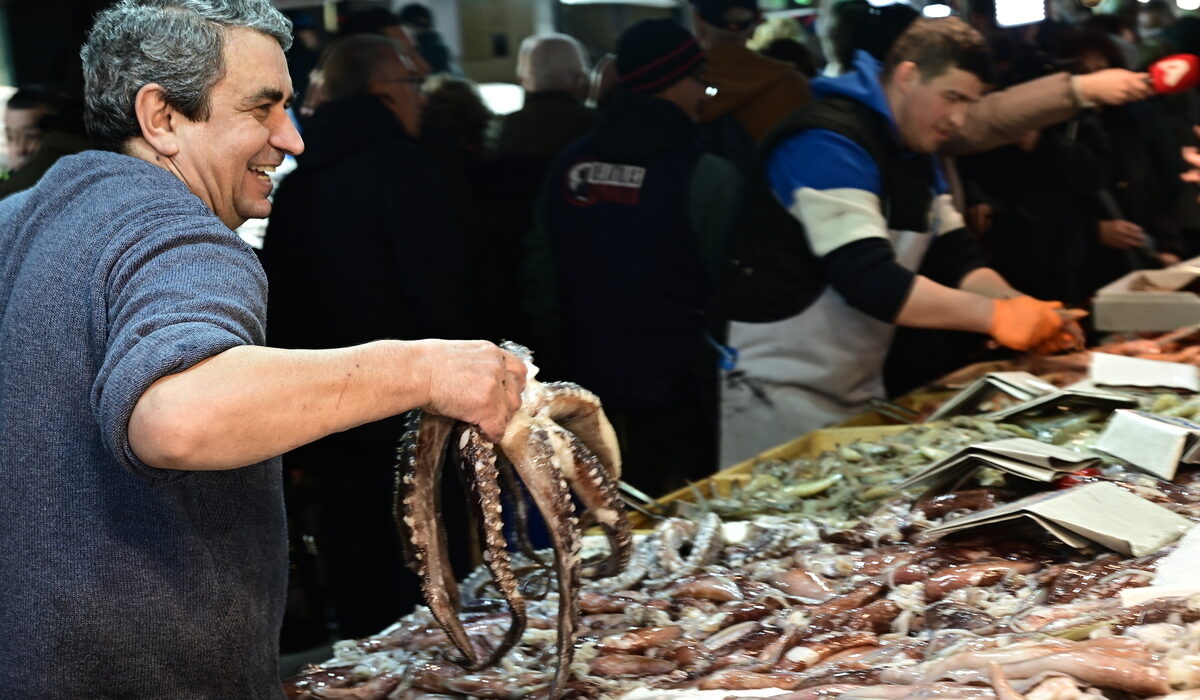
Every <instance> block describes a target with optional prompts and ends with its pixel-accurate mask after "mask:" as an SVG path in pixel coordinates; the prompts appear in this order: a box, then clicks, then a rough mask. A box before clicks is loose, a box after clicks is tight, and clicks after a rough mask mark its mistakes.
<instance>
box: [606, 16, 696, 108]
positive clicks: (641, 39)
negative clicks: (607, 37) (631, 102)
mask: <svg viewBox="0 0 1200 700" xmlns="http://www.w3.org/2000/svg"><path fill="white" fill-rule="evenodd" d="M703 63H704V50H703V49H701V48H700V44H698V43H696V37H694V36H692V34H691V32H689V31H687V30H686V29H684V28H683V27H681V26H679V25H678V24H676V23H675V22H673V21H671V20H669V19H644V20H642V21H640V22H638V23H637V24H635V25H633V26H632V27H630V28H629V29H626V30H625V31H623V32H621V36H619V37H617V82H618V83H620V85H621V86H622V87H624V88H626V89H627V90H633V91H634V92H649V93H655V92H658V91H660V90H665V89H666V88H669V87H671V86H672V85H674V84H675V83H677V82H679V81H680V80H682V79H683V78H686V77H687V76H689V75H691V74H692V73H694V72H695V71H696V69H697V68H699V67H700V65H701V64H703Z"/></svg>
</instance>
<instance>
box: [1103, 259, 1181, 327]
mask: <svg viewBox="0 0 1200 700" xmlns="http://www.w3.org/2000/svg"><path fill="white" fill-rule="evenodd" d="M1198 278H1200V268H1192V267H1185V268H1178V267H1177V268H1171V269H1167V270H1136V271H1134V272H1130V273H1129V274H1127V275H1125V276H1124V277H1122V278H1120V279H1118V280H1116V281H1114V282H1111V283H1109V284H1107V285H1105V286H1104V287H1101V288H1100V291H1098V292H1097V293H1096V298H1095V301H1094V302H1093V304H1092V316H1093V318H1094V322H1095V325H1096V328H1097V330H1102V331H1173V330H1175V329H1176V328H1179V327H1180V326H1187V325H1190V324H1194V323H1198V322H1200V296H1198V295H1196V294H1194V293H1192V292H1187V291H1178V290H1180V289H1182V288H1183V287H1186V286H1188V285H1189V284H1191V283H1192V282H1194V281H1196V280H1197V279H1198Z"/></svg>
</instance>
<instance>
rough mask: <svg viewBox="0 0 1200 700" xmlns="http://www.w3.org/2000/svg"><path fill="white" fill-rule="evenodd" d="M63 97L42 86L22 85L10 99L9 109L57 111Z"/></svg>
mask: <svg viewBox="0 0 1200 700" xmlns="http://www.w3.org/2000/svg"><path fill="white" fill-rule="evenodd" d="M60 101H61V96H60V95H59V93H58V91H56V90H54V89H53V88H50V87H46V86H42V85H21V86H19V87H18V88H17V91H16V92H14V93H13V94H12V97H10V98H8V109H37V108H38V107H45V108H46V109H48V110H50V111H51V112H54V111H57V110H58V107H59V102H60Z"/></svg>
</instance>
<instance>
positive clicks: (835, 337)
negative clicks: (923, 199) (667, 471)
mask: <svg viewBox="0 0 1200 700" xmlns="http://www.w3.org/2000/svg"><path fill="white" fill-rule="evenodd" d="M935 230H936V227H935ZM888 235H889V237H890V238H891V241H892V247H893V248H894V249H895V251H896V260H897V262H899V263H900V264H901V265H903V266H904V267H905V268H907V269H909V270H913V271H916V269H917V268H918V267H920V264H921V260H922V259H923V258H924V257H925V252H926V251H927V250H928V249H929V245H930V243H932V241H933V239H934V236H933V235H932V234H929V233H915V232H911V231H889V232H888ZM895 330H896V329H895V326H893V325H892V324H890V323H884V322H882V321H879V320H877V319H875V318H872V317H870V316H868V315H867V314H864V313H863V312H861V311H859V310H858V309H855V308H854V307H852V306H850V305H849V304H847V303H846V301H845V300H844V299H843V298H842V295H841V294H838V293H837V292H836V291H835V290H834V289H833V288H832V287H829V288H826V289H825V291H824V293H823V294H822V295H821V296H820V297H818V299H817V301H816V302H814V303H813V305H812V306H810V307H809V308H808V309H806V310H805V311H803V312H802V313H800V314H798V315H796V316H793V317H791V318H788V319H784V320H782V321H776V322H774V323H738V322H734V323H732V324H731V325H730V330H729V344H730V345H732V346H733V347H734V348H736V349H737V351H738V353H739V355H740V356H739V359H738V364H737V367H736V368H735V369H734V371H733V372H727V373H725V376H724V381H722V386H721V461H720V465H721V467H722V468H724V467H728V466H731V465H733V464H737V463H738V462H741V461H744V460H746V459H749V458H751V457H753V456H755V455H757V454H760V453H762V452H764V451H765V450H768V449H770V448H772V447H775V446H776V445H779V444H782V443H784V442H787V441H789V440H791V439H793V438H796V437H799V436H801V435H803V434H805V433H808V432H811V431H813V430H816V429H818V428H823V427H825V426H827V425H830V424H831V423H837V422H840V421H843V420H846V419H847V418H851V417H853V416H855V415H858V414H860V413H862V412H864V411H865V410H866V402H867V400H868V399H871V398H873V397H879V398H883V397H884V387H883V362H884V359H885V358H886V357H887V352H888V348H889V346H890V345H891V342H892V336H893V335H894V334H895Z"/></svg>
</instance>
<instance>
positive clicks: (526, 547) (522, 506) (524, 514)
mask: <svg viewBox="0 0 1200 700" xmlns="http://www.w3.org/2000/svg"><path fill="white" fill-rule="evenodd" d="M496 467H497V469H499V470H500V478H501V483H503V484H504V491H505V492H506V493H507V494H508V496H509V498H510V499H511V500H512V504H513V510H514V513H515V515H516V523H514V525H513V530H514V532H515V534H516V536H517V547H518V549H520V551H521V554H524V555H525V556H526V557H528V558H529V560H530V561H532V562H533V563H534V564H537V565H538V566H541V567H543V568H549V567H550V564H549V563H547V562H546V560H545V559H542V556H541V555H540V554H538V552H537V549H535V548H534V546H533V542H532V541H531V540H530V539H529V502H528V501H526V500H525V489H523V488H522V487H521V484H520V482H519V481H518V480H517V475H516V474H515V473H514V472H513V466H512V463H511V462H509V461H508V458H507V457H505V456H504V453H503V452H500V453H498V454H497V455H496Z"/></svg>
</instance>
